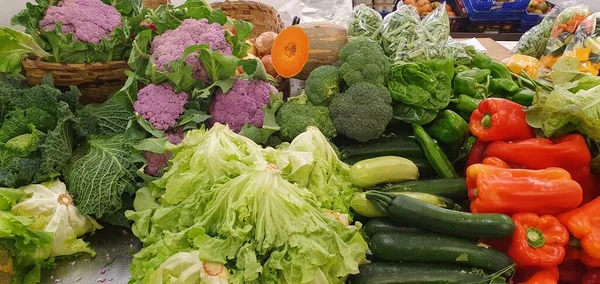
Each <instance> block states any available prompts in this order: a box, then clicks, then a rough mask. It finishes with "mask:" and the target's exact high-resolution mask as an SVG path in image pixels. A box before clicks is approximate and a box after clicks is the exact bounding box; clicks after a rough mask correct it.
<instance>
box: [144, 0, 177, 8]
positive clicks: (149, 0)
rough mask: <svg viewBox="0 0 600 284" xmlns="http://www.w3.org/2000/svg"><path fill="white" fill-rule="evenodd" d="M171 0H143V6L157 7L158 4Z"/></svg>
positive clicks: (167, 3) (167, 2)
mask: <svg viewBox="0 0 600 284" xmlns="http://www.w3.org/2000/svg"><path fill="white" fill-rule="evenodd" d="M169 4H171V0H144V7H148V8H150V9H154V8H158V6H160V5H169Z"/></svg>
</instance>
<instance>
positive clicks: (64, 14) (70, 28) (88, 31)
mask: <svg viewBox="0 0 600 284" xmlns="http://www.w3.org/2000/svg"><path fill="white" fill-rule="evenodd" d="M56 23H61V24H62V31H63V32H64V33H70V34H73V39H74V40H75V41H85V42H89V43H93V44H99V43H100V41H102V39H103V38H106V37H108V35H110V34H111V33H112V32H113V31H114V30H115V28H116V27H121V25H122V24H121V14H120V13H119V11H117V9H115V7H113V6H110V5H106V4H104V3H103V2H102V1H101V0H62V1H61V2H59V4H58V6H51V7H49V8H48V9H47V10H46V14H45V15H44V18H43V19H42V20H41V21H40V27H41V28H42V29H44V30H47V31H52V30H54V29H55V28H56Z"/></svg>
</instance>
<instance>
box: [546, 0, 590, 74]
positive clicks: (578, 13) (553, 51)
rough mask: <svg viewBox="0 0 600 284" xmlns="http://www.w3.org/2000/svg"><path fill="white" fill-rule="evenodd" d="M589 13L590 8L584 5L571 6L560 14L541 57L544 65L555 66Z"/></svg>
mask: <svg viewBox="0 0 600 284" xmlns="http://www.w3.org/2000/svg"><path fill="white" fill-rule="evenodd" d="M589 15H590V9H589V8H588V7H587V6H584V5H577V6H573V7H569V8H567V9H565V10H564V11H562V12H561V13H560V14H559V15H558V17H557V18H556V22H555V23H554V27H552V32H551V34H550V39H548V43H547V44H546V50H545V51H544V55H543V56H542V57H541V58H540V62H541V63H542V67H545V68H552V66H554V63H556V61H557V60H558V59H559V58H560V57H561V56H562V55H563V53H564V51H565V49H566V48H567V45H568V44H569V43H570V42H571V41H572V40H573V37H574V34H575V32H576V31H577V28H578V27H579V25H580V24H581V23H582V22H583V20H584V19H585V18H586V17H587V16H589Z"/></svg>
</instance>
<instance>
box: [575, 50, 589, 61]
mask: <svg viewBox="0 0 600 284" xmlns="http://www.w3.org/2000/svg"><path fill="white" fill-rule="evenodd" d="M590 54H592V49H591V48H585V47H582V48H575V58H577V60H579V62H584V61H589V60H590Z"/></svg>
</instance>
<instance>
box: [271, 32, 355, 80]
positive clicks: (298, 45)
mask: <svg viewBox="0 0 600 284" xmlns="http://www.w3.org/2000/svg"><path fill="white" fill-rule="evenodd" d="M347 42H348V32H347V30H346V28H345V27H343V26H340V25H336V24H333V23H306V24H300V25H295V26H290V27H288V28H285V29H284V30H283V31H282V32H281V33H279V36H277V38H276V39H275V42H274V43H273V48H272V49H271V56H272V61H273V68H275V70H276V71H277V73H278V74H279V75H281V76H282V77H284V78H296V79H300V80H306V79H307V78H308V75H309V74H310V72H312V71H313V70H314V69H316V68H317V67H319V66H321V65H330V64H334V63H335V62H336V61H337V60H338V53H339V52H340V50H341V49H342V47H344V45H346V43H347Z"/></svg>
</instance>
